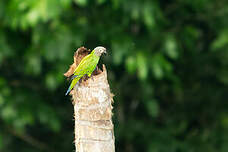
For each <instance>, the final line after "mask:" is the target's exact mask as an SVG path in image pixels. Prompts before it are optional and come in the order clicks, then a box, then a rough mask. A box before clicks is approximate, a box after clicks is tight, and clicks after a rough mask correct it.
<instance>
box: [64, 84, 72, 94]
mask: <svg viewBox="0 0 228 152" xmlns="http://www.w3.org/2000/svg"><path fill="white" fill-rule="evenodd" d="M70 90H71V88H70V86H69V88H68V89H67V92H66V94H65V96H66V95H67V94H68V93H69V92H70Z"/></svg>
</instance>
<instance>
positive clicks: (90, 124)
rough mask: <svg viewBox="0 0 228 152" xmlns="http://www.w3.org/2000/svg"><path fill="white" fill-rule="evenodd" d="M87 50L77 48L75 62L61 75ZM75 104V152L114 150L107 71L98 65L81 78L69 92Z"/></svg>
mask: <svg viewBox="0 0 228 152" xmlns="http://www.w3.org/2000/svg"><path fill="white" fill-rule="evenodd" d="M89 52H90V50H87V49H86V48H84V47H81V48H79V49H78V50H77V51H76V52H75V55H74V63H73V64H72V65H71V67H70V69H69V70H68V71H67V72H66V73H65V74H64V75H65V76H67V77H69V76H71V75H72V74H73V72H74V70H75V68H76V67H77V65H78V64H79V63H80V61H81V59H82V58H83V57H84V56H86V55H87V54H89ZM70 95H72V99H73V101H72V103H73V106H74V120H75V148H76V152H114V151H115V146H114V140H115V138H114V132H113V123H112V102H113V94H112V93H111V92H110V88H109V84H108V81H107V71H106V68H105V66H104V65H103V71H102V70H100V69H99V68H96V70H95V71H94V72H93V74H92V77H90V78H87V77H83V78H82V80H80V81H79V83H78V84H77V85H76V86H75V87H74V89H73V90H72V91H71V92H70Z"/></svg>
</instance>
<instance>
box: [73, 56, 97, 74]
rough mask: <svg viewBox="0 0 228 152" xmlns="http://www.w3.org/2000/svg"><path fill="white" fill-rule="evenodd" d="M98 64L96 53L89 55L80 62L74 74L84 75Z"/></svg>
mask: <svg viewBox="0 0 228 152" xmlns="http://www.w3.org/2000/svg"><path fill="white" fill-rule="evenodd" d="M96 64H97V62H96V60H94V55H93V54H89V55H87V56H86V57H84V58H83V59H82V60H81V62H80V64H79V65H78V66H77V68H76V69H75V72H74V76H84V75H85V74H89V73H90V72H92V70H93V67H94V66H96Z"/></svg>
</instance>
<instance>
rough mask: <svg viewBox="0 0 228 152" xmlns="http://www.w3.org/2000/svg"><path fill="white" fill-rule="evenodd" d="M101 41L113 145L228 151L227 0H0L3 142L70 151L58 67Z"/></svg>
mask: <svg viewBox="0 0 228 152" xmlns="http://www.w3.org/2000/svg"><path fill="white" fill-rule="evenodd" d="M98 45H102V46H105V47H106V48H107V49H108V55H106V56H103V57H102V59H101V62H100V64H101V63H105V64H106V66H107V70H108V80H109V83H110V87H111V89H112V92H113V93H114V94H115V97H114V100H115V102H114V105H113V106H114V109H113V112H114V115H113V121H114V124H115V138H116V151H117V152H139V151H141V152H227V151H228V101H227V99H228V1H227V0H218V1H215V0H94V1H89V0H1V1H0V151H1V152H15V151H17V152H46V151H55V152H71V151H74V144H73V138H74V134H73V129H74V128H73V127H74V122H73V106H72V104H71V98H70V96H65V95H64V94H65V91H66V90H67V88H68V85H69V81H67V80H66V78H65V77H64V76H63V73H64V72H66V71H67V69H68V68H69V65H70V64H72V62H73V54H74V51H75V50H76V49H77V48H78V47H80V46H85V47H87V48H90V49H92V48H94V47H96V46H98Z"/></svg>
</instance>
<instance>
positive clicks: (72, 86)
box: [65, 77, 81, 95]
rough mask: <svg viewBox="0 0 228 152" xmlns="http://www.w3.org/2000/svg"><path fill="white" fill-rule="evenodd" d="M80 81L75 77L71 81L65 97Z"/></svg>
mask: <svg viewBox="0 0 228 152" xmlns="http://www.w3.org/2000/svg"><path fill="white" fill-rule="evenodd" d="M80 79H81V77H76V78H74V79H73V80H72V82H71V84H70V86H69V88H68V89H67V92H66V94H65V95H68V93H69V92H70V91H71V90H72V89H73V88H74V86H75V85H76V84H77V82H78V81H79V80H80Z"/></svg>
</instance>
